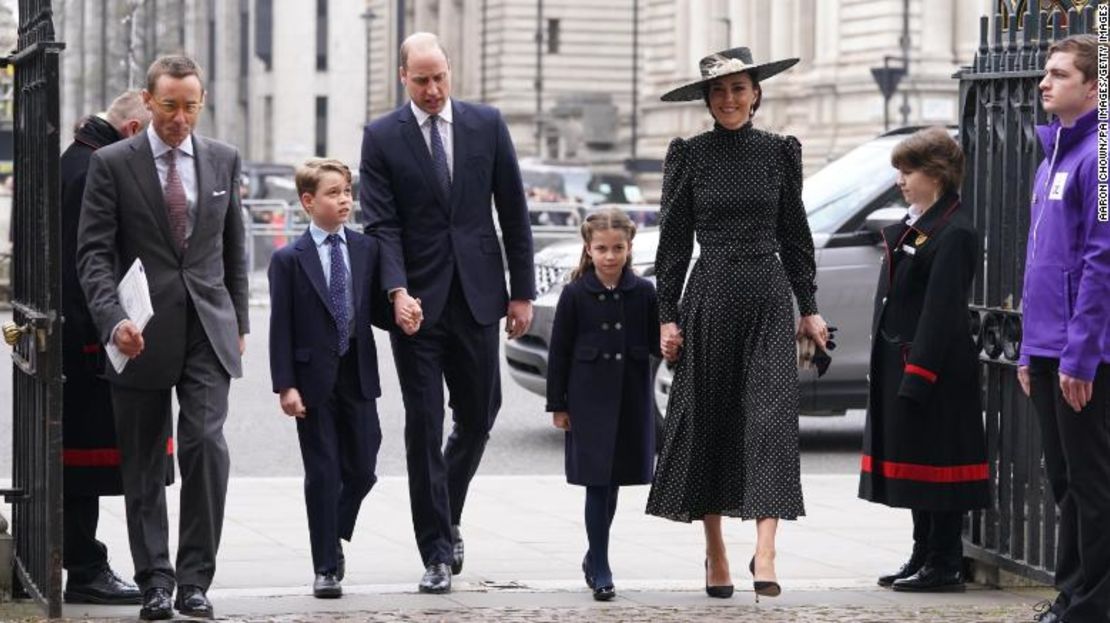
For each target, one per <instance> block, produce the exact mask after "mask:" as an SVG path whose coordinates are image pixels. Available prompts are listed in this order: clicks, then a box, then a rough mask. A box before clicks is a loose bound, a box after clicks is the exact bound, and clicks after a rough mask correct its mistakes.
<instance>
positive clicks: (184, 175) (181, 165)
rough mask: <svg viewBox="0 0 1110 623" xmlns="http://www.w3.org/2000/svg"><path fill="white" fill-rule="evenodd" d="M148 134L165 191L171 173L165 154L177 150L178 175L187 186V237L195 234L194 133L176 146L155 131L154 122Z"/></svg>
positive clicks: (195, 173)
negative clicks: (166, 141) (171, 145)
mask: <svg viewBox="0 0 1110 623" xmlns="http://www.w3.org/2000/svg"><path fill="white" fill-rule="evenodd" d="M146 136H147V138H148V139H150V151H151V152H152V153H153V154H154V166H155V168H157V169H158V181H159V182H160V183H161V185H162V192H165V188H166V177H167V176H168V175H169V174H170V163H169V160H168V159H167V158H165V157H164V156H165V155H166V154H168V153H169V152H170V151H176V152H177V153H176V154H175V155H174V158H176V159H177V164H176V166H177V175H178V177H180V178H181V185H182V186H184V187H185V204H186V208H187V209H186V214H187V218H186V219H185V239H186V240H187V239H188V238H189V236H191V235H193V223H195V222H196V220H197V164H196V162H197V159H196V156H195V155H194V153H193V135H191V134H190V135H189V138H188V139H186V140H184V141H182V142H181V144H180V145H178V146H177V147H176V148H174V147H170V146H169V145H167V144H166V143H165V142H164V141H163V140H162V137H160V136H158V133H157V132H155V131H154V124H148V125H147V126H146Z"/></svg>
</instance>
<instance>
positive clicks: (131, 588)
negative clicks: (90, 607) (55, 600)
mask: <svg viewBox="0 0 1110 623" xmlns="http://www.w3.org/2000/svg"><path fill="white" fill-rule="evenodd" d="M63 597H64V598H65V601H66V603H67V604H109V605H136V606H137V605H140V604H142V603H143V594H142V593H141V592H139V587H137V586H135V585H134V584H132V583H130V582H127V581H125V580H123V579H122V578H120V577H119V576H118V575H116V572H115V571H112V569H111V568H109V567H107V566H105V567H104V568H103V569H101V570H100V572H99V573H97V574H96V575H95V576H93V577H92V578H90V579H89V580H88V581H85V582H79V581H74V579H73V576H70V577H69V579H68V580H67V581H66V590H65V594H64V595H63Z"/></svg>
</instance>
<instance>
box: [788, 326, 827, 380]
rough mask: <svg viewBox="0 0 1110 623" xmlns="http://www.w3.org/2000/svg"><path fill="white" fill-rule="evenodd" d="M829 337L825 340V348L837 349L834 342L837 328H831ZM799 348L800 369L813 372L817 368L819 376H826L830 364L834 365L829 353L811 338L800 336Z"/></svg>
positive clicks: (798, 340)
mask: <svg viewBox="0 0 1110 623" xmlns="http://www.w3.org/2000/svg"><path fill="white" fill-rule="evenodd" d="M828 331H829V337H828V339H827V340H825V347H826V348H827V349H828V350H833V349H835V348H836V343H835V342H833V341H832V338H833V332H834V331H836V327H829V328H828ZM797 346H798V369H800V370H812V369H814V368H817V376H818V377H822V376H825V372H828V370H829V364H831V363H832V357H831V356H829V353H828V351H826V350H825V349H822V348H821V347H819V346H817V343H816V342H814V341H813V340H812V339H810V337H809V336H806V335H799V336H798V339H797Z"/></svg>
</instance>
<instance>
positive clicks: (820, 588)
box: [0, 457, 1050, 623]
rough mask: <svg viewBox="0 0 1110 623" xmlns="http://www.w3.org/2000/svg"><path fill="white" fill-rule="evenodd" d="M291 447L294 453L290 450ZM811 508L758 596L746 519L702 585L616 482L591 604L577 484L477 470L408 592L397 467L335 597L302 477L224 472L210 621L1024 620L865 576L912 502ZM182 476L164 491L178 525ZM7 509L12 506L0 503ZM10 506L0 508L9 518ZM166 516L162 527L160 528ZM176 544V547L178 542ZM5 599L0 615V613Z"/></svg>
mask: <svg viewBox="0 0 1110 623" xmlns="http://www.w3.org/2000/svg"><path fill="white" fill-rule="evenodd" d="M290 460H299V458H298V457H290ZM803 486H804V490H805V494H806V506H807V510H808V512H809V515H808V516H807V517H805V518H803V519H801V520H799V521H797V522H783V524H782V525H781V528H780V531H779V541H778V558H777V570H778V574H779V578H780V581H781V583H782V585H783V591H784V592H783V595H782V596H781V597H779V598H777V599H764V600H762V601H761V602H760V603H759V604H756V603H755V601H754V595H753V594H752V593H751V589H750V586H751V584H750V582H751V577H750V576H749V574H748V572H747V569H746V567H747V564H746V563H747V560H748V557H749V556H750V555H751V552H752V551H753V548H754V543H755V527H754V524H753V523H751V522H746V523H741V522H739V521H735V520H734V521H730V522H726V529H725V531H726V539H727V541H728V546H729V553H730V556H731V564H732V569H733V581H734V582H735V584H736V585H737V589H738V590H737V593H736V595H735V596H734V597H733V598H732V599H729V600H716V599H710V598H708V597H706V595H705V593H704V590H702V586H703V585H704V571H703V568H702V554H701V553H700V552H701V551H702V548H703V544H702V537H701V529H700V524H696V523H695V524H689V525H687V524H679V523H674V522H669V521H665V520H662V519H658V518H654V517H648V516H646V515H645V514H644V513H643V509H644V505H645V502H646V497H647V487H628V488H625V489H624V490H623V491H622V493H621V500H620V505H619V507H618V511H617V517H616V520H615V521H614V525H613V540H612V545H611V554H610V560H611V562H612V565H613V571H614V576H615V579H616V585H617V591H618V599H617V600H615V601H614V602H612V603H609V604H598V603H596V602H594V601H593V600H592V599H591V598H590V594H589V592H588V590H587V589H586V588H585V586H584V585H583V582H582V578H581V572H580V570H579V564H580V562H581V560H582V553H583V552H584V550H585V547H586V544H585V543H586V539H585V533H584V528H583V526H582V518H581V517H582V502H583V496H584V494H583V489H581V488H580V487H573V486H569V485H567V484H566V483H565V482H564V480H563V479H562V477H551V476H479V477H477V478H476V479H475V481H474V483H473V485H472V487H471V492H470V495H469V498H468V501H467V511H466V513H467V514H466V516H465V517H464V521H463V536H464V538H465V539H466V546H467V561H466V568H465V570H464V572H463V573H462V574H461V575H460V576H457V577H456V578H455V590H454V592H453V593H452V594H450V595H444V596H431V595H421V594H419V593H417V592H416V583H417V581H418V580H419V578H420V575H421V573H422V571H423V569H422V567H421V564H420V559H419V556H418V555H417V553H416V546H415V543H414V539H413V535H412V528H411V524H410V515H409V505H408V491H407V487H406V482H405V480H404V479H403V478H383V479H382V480H381V481H380V482H379V483H378V484H377V485H376V486H375V488H374V490H373V491H372V492H371V493H370V495H369V496H368V498H367V500H366V502H365V504H364V506H363V512H362V514H361V516H360V519H359V525H358V528H357V529H356V534H355V539H354V540H353V541H352V542H351V543H350V544H349V545H347V546H345V551H346V555H347V578H346V580H345V581H344V587H343V588H344V593H345V595H344V597H343V598H342V599H339V600H330V601H328V600H317V599H313V598H312V597H311V581H312V567H311V563H310V555H309V550H308V532H307V526H306V519H305V510H304V501H303V494H302V483H301V480H300V479H294V478H273V479H265V478H257V479H255V478H235V479H232V481H231V485H230V489H229V493H228V505H227V518H226V521H225V527H224V534H223V544H222V545H221V548H220V558H219V568H218V570H217V573H216V582H215V584H214V585H213V587H212V589H211V591H210V593H209V594H210V597H211V598H212V600H213V602H214V604H215V606H216V610H217V613H218V614H219V615H220V618H222V619H227V620H244V621H282V622H286V621H288V622H293V621H332V620H336V621H494V620H503V621H578V620H590V621H648V620H650V621H686V620H694V619H697V620H707V621H714V620H722V621H771V622H775V621H814V622H818V623H820V622H825V621H849V622H856V621H961V622H963V621H1026V620H1031V618H1032V604H1034V603H1035V602H1036V601H1038V600H1040V599H1043V598H1045V597H1047V596H1050V593H1048V592H1047V591H1044V590H1032V591H998V590H990V589H983V588H975V587H973V588H972V590H969V591H968V592H967V593H964V594H956V595H906V594H901V593H893V592H891V591H888V590H885V589H880V588H878V587H876V586H875V584H874V578H875V577H876V576H878V575H879V574H881V573H883V572H886V571H889V570H891V569H895V568H897V567H898V566H899V565H900V564H901V563H902V562H903V560H904V558H905V556H906V554H907V552H908V549H909V546H910V542H909V535H910V518H909V513H908V511H900V510H893V509H889V508H886V507H883V506H877V505H872V504H868V503H866V502H863V501H861V500H859V499H857V498H856V497H855V491H856V478H855V477H854V476H843V475H813V476H803ZM177 493H178V492H177V488H176V487H174V488H171V490H170V491H169V496H168V497H169V500H170V512H171V526H174V527H175V526H176V519H175V518H176V515H177ZM2 512H5V513H7V509H2ZM9 516H10V515H9ZM100 521H101V530H100V536H101V539H102V540H104V541H105V542H106V543H107V544H108V546H109V551H110V552H112V554H113V555H114V560H113V561H112V563H113V566H114V567H115V568H116V570H117V571H119V572H120V574H121V575H124V576H125V577H128V576H130V575H131V573H132V569H131V565H130V556H129V554H128V550H127V539H126V527H125V522H124V516H123V503H122V499H121V498H105V499H104V501H103V503H102V511H101V520H100ZM175 533H176V529H171V541H172V540H173V539H174V537H175ZM174 546H175V544H174ZM3 612H4V611H3V610H2V609H0V619H2V618H4V616H3ZM136 613H137V608H135V607H122V608H121V607H106V606H73V605H71V606H67V607H66V609H65V614H66V616H67V617H71V618H77V619H85V618H98V619H102V618H108V619H112V618H130V617H134V616H135V615H136Z"/></svg>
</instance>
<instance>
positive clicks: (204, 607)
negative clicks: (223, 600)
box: [173, 586, 216, 619]
mask: <svg viewBox="0 0 1110 623" xmlns="http://www.w3.org/2000/svg"><path fill="white" fill-rule="evenodd" d="M173 607H174V608H176V609H177V611H178V612H180V613H181V614H184V615H185V616H187V617H196V618H198V619H211V618H213V617H214V616H215V614H216V613H215V611H214V610H213V609H212V602H210V601H208V597H206V596H205V595H204V589H203V588H201V587H199V586H178V587H177V599H175V600H174V602H173Z"/></svg>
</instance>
